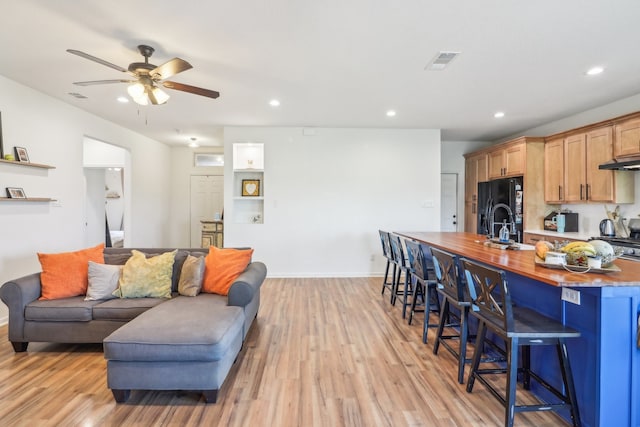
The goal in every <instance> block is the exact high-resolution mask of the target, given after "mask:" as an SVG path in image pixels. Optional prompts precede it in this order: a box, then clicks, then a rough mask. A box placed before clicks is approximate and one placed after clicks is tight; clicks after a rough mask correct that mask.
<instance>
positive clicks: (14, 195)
mask: <svg viewBox="0 0 640 427" xmlns="http://www.w3.org/2000/svg"><path fill="white" fill-rule="evenodd" d="M7 197H8V198H10V199H26V198H27V195H26V194H24V190H23V189H22V188H20V187H7Z"/></svg>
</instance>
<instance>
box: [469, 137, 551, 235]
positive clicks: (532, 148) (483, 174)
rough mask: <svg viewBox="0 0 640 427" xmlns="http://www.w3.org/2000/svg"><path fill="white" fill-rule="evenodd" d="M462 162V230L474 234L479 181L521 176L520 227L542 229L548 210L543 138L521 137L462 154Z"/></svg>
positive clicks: (549, 207)
mask: <svg viewBox="0 0 640 427" xmlns="http://www.w3.org/2000/svg"><path fill="white" fill-rule="evenodd" d="M465 159H466V161H465V173H466V176H465V211H464V213H465V218H464V224H465V231H467V232H470V233H476V232H477V229H478V227H477V216H478V215H477V212H478V211H477V209H478V205H477V202H478V199H477V197H478V182H483V181H490V180H492V179H500V178H506V177H509V176H522V177H523V202H522V204H523V208H524V211H523V227H524V228H527V227H541V226H542V218H543V216H544V214H545V212H546V211H548V210H550V209H551V206H549V205H547V204H546V203H545V202H544V185H543V183H544V180H543V179H541V177H542V176H543V172H544V138H539V137H520V138H518V139H515V140H512V141H507V142H504V143H501V144H498V145H496V146H493V147H491V148H487V149H484V150H480V151H477V152H474V153H469V154H465ZM496 165H498V166H496ZM492 168H493V174H492V172H491V169H492ZM500 169H502V172H500ZM492 175H493V176H492Z"/></svg>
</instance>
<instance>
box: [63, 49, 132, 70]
mask: <svg viewBox="0 0 640 427" xmlns="http://www.w3.org/2000/svg"><path fill="white" fill-rule="evenodd" d="M67 52H69V53H72V54H74V55H78V56H80V57H82V58H86V59H88V60H90V61H93V62H97V63H98V64H102V65H105V66H107V67H109V68H113V69H114V70H118V71H121V72H123V73H126V72H128V70H127V69H126V68H122V67H121V66H119V65H116V64H112V63H111V62H109V61H105V60H104V59H100V58H98V57H96V56H93V55H89V54H88V53H84V52H81V51H79V50H75V49H67Z"/></svg>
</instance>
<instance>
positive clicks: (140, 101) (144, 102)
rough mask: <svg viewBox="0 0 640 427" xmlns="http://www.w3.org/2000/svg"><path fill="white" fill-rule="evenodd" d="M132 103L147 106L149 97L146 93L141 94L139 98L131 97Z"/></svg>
mask: <svg viewBox="0 0 640 427" xmlns="http://www.w3.org/2000/svg"><path fill="white" fill-rule="evenodd" d="M133 102H135V103H136V104H138V105H149V97H148V96H147V94H146V93H143V94H142V95H140V96H136V97H133Z"/></svg>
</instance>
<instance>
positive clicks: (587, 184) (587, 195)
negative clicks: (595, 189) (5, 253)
mask: <svg viewBox="0 0 640 427" xmlns="http://www.w3.org/2000/svg"><path fill="white" fill-rule="evenodd" d="M589 187H590V185H589V184H587V197H586V198H587V200H589Z"/></svg>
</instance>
